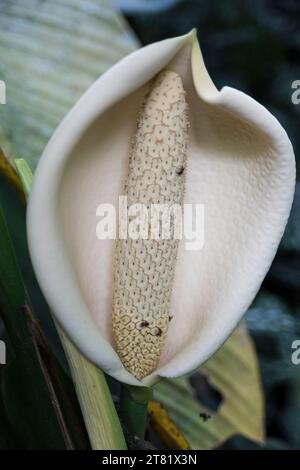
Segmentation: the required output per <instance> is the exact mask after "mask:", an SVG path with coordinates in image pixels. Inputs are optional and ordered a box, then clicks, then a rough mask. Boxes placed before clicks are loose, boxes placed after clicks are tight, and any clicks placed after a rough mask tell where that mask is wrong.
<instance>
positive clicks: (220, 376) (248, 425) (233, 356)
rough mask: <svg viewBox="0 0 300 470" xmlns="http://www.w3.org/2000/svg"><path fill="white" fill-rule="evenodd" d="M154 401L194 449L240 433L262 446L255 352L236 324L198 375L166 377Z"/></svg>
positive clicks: (241, 329) (262, 417)
mask: <svg viewBox="0 0 300 470" xmlns="http://www.w3.org/2000/svg"><path fill="white" fill-rule="evenodd" d="M154 396H155V398H156V399H157V400H158V401H159V402H160V403H162V404H163V405H164V406H165V407H166V410H167V411H168V412H169V413H170V416H171V418H172V419H173V420H174V421H175V423H176V424H177V426H178V427H179V429H180V430H181V431H182V432H183V435H184V436H185V437H186V439H187V440H188V442H189V444H190V445H191V447H192V449H211V448H215V447H217V446H219V445H220V444H222V443H223V442H224V441H226V440H227V439H228V438H229V437H231V436H233V435H236V434H241V435H243V436H246V437H248V438H249V439H251V440H253V441H255V442H258V443H262V442H263V440H264V403H263V397H262V390H261V383H260V376H259V371H258V365H257V360H256V354H255V349H254V347H253V344H252V342H251V340H250V339H249V337H248V335H247V333H246V330H245V328H244V327H243V326H240V327H239V328H238V329H237V330H236V331H235V332H234V333H233V334H232V336H231V337H230V338H229V339H228V340H227V341H226V343H225V344H224V345H223V346H222V348H221V349H220V350H219V351H217V353H215V354H214V356H213V357H212V358H211V359H209V360H208V361H207V362H206V363H205V364H204V365H203V366H202V367H201V368H200V370H199V371H198V372H196V373H194V374H191V375H189V376H187V377H181V378H178V379H164V380H162V381H161V382H159V383H158V384H157V385H156V387H155V388H154Z"/></svg>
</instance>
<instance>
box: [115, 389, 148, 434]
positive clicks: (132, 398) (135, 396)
mask: <svg viewBox="0 0 300 470" xmlns="http://www.w3.org/2000/svg"><path fill="white" fill-rule="evenodd" d="M152 396H153V392H152V389H151V388H149V387H134V386H132V385H126V384H122V387H121V403H120V415H121V420H122V422H123V424H124V425H125V426H126V428H127V429H128V431H130V432H131V433H132V434H133V435H135V436H138V437H140V438H141V439H144V437H145V430H146V424H147V409H148V402H149V400H151V399H152Z"/></svg>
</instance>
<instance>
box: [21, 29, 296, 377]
mask: <svg viewBox="0 0 300 470" xmlns="http://www.w3.org/2000/svg"><path fill="white" fill-rule="evenodd" d="M166 70H167V71H170V72H172V73H174V74H176V76H178V77H180V80H181V81H182V86H183V89H184V90H185V100H186V102H187V106H188V110H189V111H188V116H189V131H188V143H187V149H186V158H187V166H186V168H185V170H184V180H185V191H184V202H185V203H188V204H203V205H204V208H205V209H204V210H205V226H204V229H205V244H204V247H203V248H202V249H201V250H198V251H186V250H185V245H184V243H183V242H181V241H180V242H179V245H178V249H177V248H176V253H177V256H176V261H175V265H174V279H172V283H171V287H170V306H169V311H170V314H171V316H172V321H171V322H170V323H169V325H168V328H167V329H166V330H165V333H164V341H162V343H161V345H160V346H159V348H158V349H159V360H158V363H157V364H156V362H157V361H154V362H153V363H152V365H151V367H150V368H149V369H148V370H147V371H146V374H148V375H146V376H145V377H144V378H143V379H142V380H138V379H139V378H140V377H141V375H140V374H138V378H137V377H136V376H135V375H134V373H132V372H134V371H133V370H128V369H130V368H128V366H127V369H126V367H124V364H125V361H124V357H123V361H124V364H123V363H122V361H121V359H120V357H122V353H123V351H122V345H120V344H119V345H117V344H116V341H115V338H114V335H113V324H112V318H113V315H112V312H113V309H114V300H113V291H114V260H115V253H116V249H117V245H118V243H119V242H118V241H117V242H115V241H113V240H104V241H103V240H102V241H100V240H99V239H98V238H97V237H96V224H97V217H96V210H97V207H98V206H99V204H101V203H110V204H113V205H114V206H115V207H116V208H117V206H118V198H119V195H121V194H123V192H124V191H123V189H124V183H125V181H126V180H127V178H128V176H130V167H129V158H130V154H131V151H132V145H131V140H132V136H133V135H134V134H135V133H136V132H137V131H136V122H137V118H138V115H139V112H140V109H141V107H142V104H143V102H144V101H145V97H146V95H147V93H148V92H149V89H150V88H151V83H152V80H153V79H154V77H156V76H157V75H158V74H160V73H161V72H162V71H166ZM157 145H158V146H159V145H160V144H159V143H158V144H157ZM153 148H154V149H155V146H154V147H153ZM179 173H180V172H179ZM178 176H180V175H178ZM294 178H295V165H294V155H293V150H292V146H291V144H290V141H289V139H288V137H287V135H286V133H285V131H284V130H283V128H282V127H281V126H280V124H279V123H278V121H277V120H276V119H275V118H274V117H273V116H272V115H271V114H270V113H269V112H268V111H267V110H266V109H265V108H264V107H263V106H261V105H260V104H258V103H257V102H256V101H254V100H253V99H252V98H250V97H249V96H247V95H245V94H244V93H242V92H240V91H238V90H235V89H233V88H230V87H224V88H222V89H221V91H218V90H217V89H216V87H215V86H214V84H213V82H212V81H211V79H210V77H209V75H208V73H207V71H206V68H205V66H204V63H203V60H202V56H201V53H200V50H199V46H198V42H197V39H196V37H195V34H194V33H193V32H192V33H189V34H187V35H185V36H182V37H177V38H173V39H168V40H165V41H161V42H159V43H156V44H152V45H150V46H147V47H145V48H142V49H140V50H138V51H136V52H134V53H133V54H131V55H129V56H128V57H126V58H125V59H123V60H122V61H121V62H119V63H118V64H116V65H115V66H114V67H112V68H111V69H110V70H109V71H108V72H107V73H105V74H104V75H103V76H102V77H101V78H100V79H99V80H97V82H95V84H94V85H93V86H92V87H91V88H90V89H89V90H88V91H87V92H86V93H85V95H84V96H83V97H82V98H81V99H80V100H79V101H78V103H77V104H76V105H75V107H74V108H73V109H72V110H71V112H70V113H69V114H68V116H67V117H66V118H65V120H64V121H63V122H62V123H61V125H60V126H59V128H58V129H57V130H56V132H55V134H54V136H53V137H52V139H51V140H50V142H49V144H48V146H47V147H46V149H45V151H44V154H43V156H42V158H41V160H40V163H39V165H38V168H37V171H36V174H35V178H34V184H33V189H32V193H31V196H30V200H29V207H28V239H29V246H30V253H31V257H32V261H33V265H34V268H35V272H36V275H37V278H38V280H39V283H40V285H41V288H42V290H43V292H44V295H45V297H46V299H47V301H48V303H49V305H50V307H51V309H52V310H53V313H54V314H55V315H56V317H57V319H58V320H59V321H60V323H61V325H62V326H63V327H64V329H65V330H66V332H67V333H68V335H69V336H70V338H71V339H72V340H73V341H74V343H75V344H76V345H77V346H78V348H79V349H80V350H81V351H82V353H83V354H85V355H86V356H87V357H88V358H89V359H90V360H92V361H93V362H95V363H96V364H97V365H98V366H99V367H101V368H102V369H103V370H105V372H107V373H108V374H110V375H112V376H114V377H116V378H117V379H119V380H121V381H124V382H127V383H131V384H135V385H142V384H151V383H153V382H155V380H157V379H158V378H159V377H160V376H162V377H163V376H166V377H170V376H178V375H181V374H184V373H187V372H189V371H191V370H193V369H195V368H196V367H197V366H199V365H200V364H201V363H202V362H204V361H205V360H206V359H207V358H208V357H209V356H210V355H211V354H213V353H214V352H215V350H216V349H217V348H218V347H220V345H221V344H222V343H223V342H224V341H225V339H226V338H227V337H228V335H229V334H230V333H231V332H232V330H233V329H234V328H235V326H236V325H237V323H238V322H239V320H240V319H241V317H242V315H243V313H244V312H245V311H246V309H247V308H248V306H249V304H250V303H251V301H252V299H253V297H254V296H255V294H256V292H257V290H258V289H259V287H260V284H261V282H262V280H263V278H264V276H265V274H266V272H267V270H268V268H269V266H270V263H271V262H272V259H273V257H274V254H275V252H276V249H277V246H278V243H279V241H280V239H281V236H282V233H283V230H284V227H285V225H286V222H287V218H288V215H289V211H290V207H291V203H292V198H293V191H294ZM178 194H181V192H180V191H179V192H178ZM180 197H181V196H180ZM174 252H175V250H174ZM161 282H163V280H162V279H161ZM115 285H116V284H115ZM166 310H167V309H166ZM164 312H165V310H164ZM165 317H166V315H165V314H164V316H163V318H165ZM159 328H160V327H159ZM121 341H122V339H121ZM155 364H156V365H155ZM125 366H126V364H125ZM149 366H150V364H149ZM152 367H154V370H152V372H151V373H150V369H152ZM144 373H145V372H143V373H142V376H144Z"/></svg>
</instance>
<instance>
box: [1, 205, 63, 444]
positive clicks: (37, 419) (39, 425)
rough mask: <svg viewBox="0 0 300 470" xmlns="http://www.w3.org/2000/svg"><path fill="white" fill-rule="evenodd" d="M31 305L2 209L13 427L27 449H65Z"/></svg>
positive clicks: (8, 401)
mask: <svg viewBox="0 0 300 470" xmlns="http://www.w3.org/2000/svg"><path fill="white" fill-rule="evenodd" d="M27 303H28V300H27V296H26V292H25V288H24V284H23V281H22V277H21V273H20V270H19V267H18V264H17V261H16V257H15V254H14V250H13V246H12V243H11V240H10V237H9V234H8V231H7V226H6V223H5V220H4V215H3V212H2V209H1V208H0V316H1V317H2V320H3V322H4V325H5V328H6V332H7V334H8V336H9V340H10V343H9V344H11V348H9V356H10V357H9V358H8V364H7V365H6V366H4V368H3V370H2V373H1V384H0V386H1V396H2V403H3V409H4V412H5V415H6V419H7V422H8V425H9V427H10V428H11V429H12V430H13V431H14V433H15V436H17V439H19V441H20V442H22V443H23V446H25V447H26V448H53V449H55V448H61V449H63V448H65V447H66V446H67V445H68V444H67V442H66V440H65V436H63V435H62V432H61V426H60V423H59V421H58V416H57V413H56V410H54V407H53V401H51V399H53V395H52V396H50V395H49V387H48V385H49V384H47V383H46V381H45V377H44V375H43V372H42V370H41V367H40V363H39V358H38V355H37V352H36V349H35V346H34V344H33V342H32V336H31V334H30V331H29V329H28V323H27V318H26V314H25V313H26V307H25V306H26V304H27Z"/></svg>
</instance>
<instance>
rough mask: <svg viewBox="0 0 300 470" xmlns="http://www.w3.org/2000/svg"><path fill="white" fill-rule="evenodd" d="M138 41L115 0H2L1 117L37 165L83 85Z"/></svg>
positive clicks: (17, 148) (20, 150)
mask: <svg viewBox="0 0 300 470" xmlns="http://www.w3.org/2000/svg"><path fill="white" fill-rule="evenodd" d="M136 45H137V41H136V40H135V38H134V37H133V34H132V33H131V32H130V31H129V28H128V26H127V25H125V22H124V21H123V20H122V18H121V16H119V15H118V14H117V12H116V10H115V8H114V6H113V4H112V2H110V1H109V0H88V1H84V2H83V1H81V0H61V1H60V2H53V1H51V0H44V1H43V2H41V1H40V0H27V1H26V4H25V3H24V1H22V0H15V1H13V2H11V1H10V0H2V1H1V4H0V56H1V62H0V78H1V80H4V81H5V82H6V90H7V99H6V102H7V104H6V105H5V106H0V124H1V126H2V127H3V129H4V132H5V134H6V136H7V137H8V139H9V140H10V142H11V143H12V146H13V148H14V152H15V155H17V156H18V157H21V158H25V159H26V160H27V162H28V163H29V164H30V166H31V168H32V169H34V168H35V166H36V163H37V162H38V160H39V158H40V155H41V153H42V151H43V149H44V147H45V145H46V143H47V141H48V139H49V137H50V136H51V134H52V133H53V130H54V129H55V128H56V127H57V126H58V124H59V123H60V121H61V120H62V118H63V117H64V116H65V114H66V113H67V112H68V111H69V110H70V108H71V107H72V106H73V104H74V103H75V102H76V101H77V100H78V98H79V97H80V96H81V95H82V93H83V92H84V91H85V90H86V89H87V88H88V87H89V86H90V85H91V84H92V83H93V82H94V81H95V80H96V79H97V78H98V77H99V76H100V75H101V74H102V73H103V72H105V70H107V69H108V68H109V67H110V66H111V65H112V64H114V63H115V62H117V61H118V60H120V59H121V58H122V57H124V56H125V55H126V54H128V53H129V52H131V51H133V50H134V49H135V48H136Z"/></svg>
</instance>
